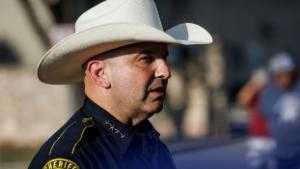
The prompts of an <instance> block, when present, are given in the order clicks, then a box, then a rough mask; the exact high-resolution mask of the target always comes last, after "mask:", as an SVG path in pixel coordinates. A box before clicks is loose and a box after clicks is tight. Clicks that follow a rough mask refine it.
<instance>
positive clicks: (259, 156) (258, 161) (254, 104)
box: [238, 68, 274, 169]
mask: <svg viewBox="0 0 300 169" xmlns="http://www.w3.org/2000/svg"><path fill="white" fill-rule="evenodd" d="M267 83H268V74H267V71H266V70H265V69H263V68H259V69H257V70H255V71H254V72H253V74H252V76H251V78H250V80H249V81H248V82H247V83H246V84H245V86H244V87H243V88H242V89H241V90H240V92H239V93H238V102H239V103H240V104H241V105H243V106H245V107H246V108H247V110H248V113H249V114H248V117H249V130H248V131H249V136H250V138H249V140H248V141H247V146H248V153H247V158H248V162H249V163H248V165H249V168H251V169H266V168H269V166H270V165H271V154H272V150H273V148H274V142H273V140H272V139H271V138H270V135H269V130H268V127H267V122H266V119H264V118H263V117H262V116H261V115H260V114H259V112H258V111H259V109H260V108H259V106H260V105H259V95H260V93H261V91H262V90H263V89H264V88H265V86H266V85H267Z"/></svg>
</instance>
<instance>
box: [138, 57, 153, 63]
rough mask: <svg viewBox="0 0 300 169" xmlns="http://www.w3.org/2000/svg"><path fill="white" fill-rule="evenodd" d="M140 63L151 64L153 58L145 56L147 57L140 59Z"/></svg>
mask: <svg viewBox="0 0 300 169" xmlns="http://www.w3.org/2000/svg"><path fill="white" fill-rule="evenodd" d="M140 61H141V62H143V63H152V62H153V61H154V58H153V57H151V56H147V57H142V58H141V59H140Z"/></svg>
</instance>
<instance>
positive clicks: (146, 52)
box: [139, 49, 169, 58]
mask: <svg viewBox="0 0 300 169" xmlns="http://www.w3.org/2000/svg"><path fill="white" fill-rule="evenodd" d="M139 53H140V54H145V55H157V54H158V52H156V51H153V50H150V49H144V50H142V51H140V52H139ZM162 56H163V57H164V58H167V57H168V56H169V51H168V50H167V51H166V52H165V53H164V54H163V55H162Z"/></svg>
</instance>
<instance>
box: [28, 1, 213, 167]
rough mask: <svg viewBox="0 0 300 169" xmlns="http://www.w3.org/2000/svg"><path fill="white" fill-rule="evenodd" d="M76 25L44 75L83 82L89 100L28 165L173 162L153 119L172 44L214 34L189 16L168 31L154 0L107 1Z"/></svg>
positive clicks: (43, 66)
mask: <svg viewBox="0 0 300 169" xmlns="http://www.w3.org/2000/svg"><path fill="white" fill-rule="evenodd" d="M75 28H76V29H75V30H76V32H75V33H74V34H72V35H70V36H68V37H67V38H65V39H63V40H62V41H60V42H59V43H58V44H56V45H55V46H53V47H52V48H51V49H50V50H49V51H48V52H47V53H46V54H45V55H44V56H43V59H42V60H41V62H40V65H39V69H38V77H39V79H40V80H41V81H42V82H45V83H49V84H68V83H76V82H84V85H85V86H84V87H85V88H84V91H85V95H86V99H85V102H84V104H83V105H82V107H81V108H80V109H79V110H78V111H77V112H76V113H75V114H74V115H73V116H72V117H71V118H70V120H69V121H68V122H66V123H65V124H64V125H63V127H62V128H60V129H59V130H58V131H57V132H56V133H55V134H54V135H53V136H52V137H50V139H49V140H48V141H46V143H45V144H44V145H43V146H42V147H41V149H40V150H39V152H38V153H37V154H36V156H35V157H34V159H33V160H32V162H31V164H30V166H29V169H38V168H44V169H50V168H51V169H56V168H57V169H67V168H68V169H69V168H72V169H79V168H80V169H92V168H94V169H125V168H126V169H127V168H128V169H142V168H143V169H144V168H145V169H174V168H175V165H174V162H173V159H172V157H171V154H170V152H169V150H168V148H167V147H166V146H165V145H164V144H163V143H162V141H161V140H160V138H159V133H158V132H157V131H156V130H155V129H154V128H153V126H152V125H151V123H150V122H149V121H148V118H150V117H151V116H152V115H154V114H156V113H158V112H160V111H161V110H162V108H163V101H164V98H165V95H166V87H167V83H168V79H169V78H170V76H171V74H170V68H169V65H168V64H167V63H166V59H167V56H168V45H169V44H178V45H192V44H193V45H195V44H209V43H211V42H212V37H211V35H210V34H209V33H208V32H207V31H206V30H205V29H203V28H202V27H200V26H198V25H195V24H190V23H189V24H180V25H177V26H175V27H173V28H171V29H170V30H168V31H167V32H164V31H163V29H162V25H161V22H160V19H159V15H158V11H157V8H156V5H155V2H154V1H153V0H126V1H125V0H117V1H116V0H107V1H104V2H102V3H100V4H98V5H96V6H95V7H93V8H91V9H89V10H88V11H86V12H85V13H83V14H82V15H81V16H80V17H79V18H78V20H77V21H76V24H75Z"/></svg>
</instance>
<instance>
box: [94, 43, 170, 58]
mask: <svg viewBox="0 0 300 169" xmlns="http://www.w3.org/2000/svg"><path fill="white" fill-rule="evenodd" d="M168 51H169V50H168V45H167V44H165V43H155V42H141V43H135V44H131V45H127V46H122V47H119V48H116V49H113V50H110V51H108V52H105V53H102V54H100V55H98V56H96V57H94V58H93V59H110V58H114V57H118V56H120V55H123V54H134V53H147V54H159V55H163V56H168Z"/></svg>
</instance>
